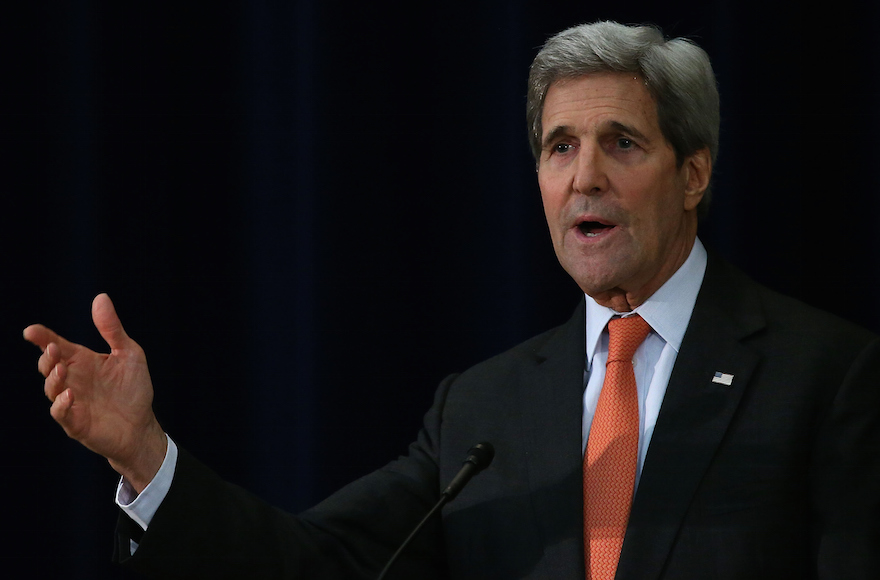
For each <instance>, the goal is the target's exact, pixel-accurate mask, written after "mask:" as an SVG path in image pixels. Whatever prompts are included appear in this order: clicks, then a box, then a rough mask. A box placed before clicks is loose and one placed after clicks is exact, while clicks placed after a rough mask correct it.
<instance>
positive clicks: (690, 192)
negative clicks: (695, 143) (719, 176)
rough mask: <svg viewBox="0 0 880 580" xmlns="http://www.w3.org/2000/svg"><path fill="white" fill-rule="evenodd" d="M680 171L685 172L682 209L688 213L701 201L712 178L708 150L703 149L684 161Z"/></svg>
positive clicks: (710, 158) (710, 156)
mask: <svg viewBox="0 0 880 580" xmlns="http://www.w3.org/2000/svg"><path fill="white" fill-rule="evenodd" d="M682 170H683V171H685V188H684V209H685V211H690V210H692V209H695V208H696V207H697V205H698V204H699V203H700V200H701V199H703V193H705V191H706V188H708V187H709V180H710V179H711V178H712V155H711V154H710V153H709V148H708V147H703V148H702V149H700V150H699V151H697V152H695V153H693V154H692V155H691V156H690V157H688V158H687V159H685V161H684V165H683V167H682Z"/></svg>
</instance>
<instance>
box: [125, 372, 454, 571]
mask: <svg viewBox="0 0 880 580" xmlns="http://www.w3.org/2000/svg"><path fill="white" fill-rule="evenodd" d="M453 379H454V377H450V378H448V379H447V380H446V381H444V382H443V383H442V384H441V386H440V388H439V389H438V391H437V395H436V398H435V403H434V405H433V406H432V408H431V410H430V411H429V412H428V413H427V415H426V416H425V423H424V427H423V429H422V430H421V432H420V433H419V436H418V439H417V441H416V442H415V443H413V444H412V445H411V446H410V449H409V451H408V454H407V455H406V456H404V457H401V458H400V459H398V460H397V461H394V462H392V463H390V464H388V465H387V466H385V467H384V468H382V469H380V470H378V471H376V472H374V473H372V474H370V475H368V476H366V477H364V478H361V479H360V480H358V481H355V482H354V483H352V484H350V485H348V486H346V487H345V488H343V489H342V490H340V491H339V492H337V493H336V494H334V495H333V496H331V497H330V498H329V499H327V500H325V501H324V502H322V503H320V504H318V505H317V506H315V507H314V508H312V509H310V510H308V511H306V512H304V513H303V514H300V515H299V516H294V515H292V514H288V513H285V512H283V511H281V510H279V509H277V508H274V507H272V506H269V505H267V504H266V503H264V502H263V501H261V500H260V499H259V498H257V497H256V496H254V495H252V494H250V493H248V492H246V491H245V490H243V489H241V488H239V487H237V486H235V485H233V484H231V483H228V482H226V481H224V480H222V479H221V478H220V477H219V476H218V475H217V474H216V473H214V472H213V471H211V470H210V469H209V468H207V467H206V466H205V465H203V464H202V463H200V462H199V461H198V460H196V459H195V458H194V457H193V456H192V455H191V454H189V453H188V452H187V451H186V450H185V449H181V450H180V456H179V459H178V465H177V470H176V473H175V477H174V481H173V483H172V485H171V488H170V490H169V493H168V495H167V496H166V498H165V500H164V502H163V503H162V505H161V506H160V507H159V509H158V511H157V512H156V515H155V516H154V518H153V521H152V522H151V523H150V526H149V528H148V529H147V531H146V532H144V533H143V535H142V536H141V535H140V534H139V528H138V527H137V525H136V524H134V523H133V522H131V521H130V520H129V519H128V518H127V516H125V515H124V514H120V518H119V524H118V526H117V538H116V542H117V547H116V554H115V557H116V559H117V560H118V561H119V562H120V563H122V564H123V565H124V566H125V567H127V568H129V569H132V570H136V571H138V572H140V573H142V574H144V575H146V576H148V577H154V578H163V579H164V578H212V579H222V578H236V579H241V578H248V577H254V578H261V579H262V578H299V577H302V578H327V579H334V578H339V579H342V578H345V579H349V578H375V577H376V576H377V575H378V572H379V570H381V568H382V566H384V564H385V562H386V561H387V560H388V558H389V557H390V556H391V554H392V553H393V552H394V550H396V549H397V547H398V546H399V545H400V543H401V542H402V541H403V539H404V538H405V537H406V536H407V535H408V533H409V532H410V531H411V530H412V529H413V528H414V527H415V526H416V524H417V523H418V522H419V521H420V520H421V518H422V517H423V516H424V515H425V514H426V513H427V512H428V511H429V510H430V508H431V507H432V506H433V505H434V503H436V501H437V499H438V498H439V490H438V487H439V485H438V483H437V482H438V475H437V472H438V468H437V457H436V453H437V441H436V437H437V430H438V428H439V420H440V417H441V415H442V409H443V406H444V402H445V397H446V392H447V389H448V385H449V384H450V383H451V382H452V381H453ZM391 515H393V516H394V517H389V516H391ZM440 529H441V528H440V523H439V520H435V521H434V522H433V525H432V526H429V527H428V528H426V529H424V530H423V531H422V533H421V534H420V536H419V538H418V540H417V542H416V543H414V544H413V545H411V546H410V547H409V549H408V550H407V552H406V557H405V558H403V559H402V560H401V561H399V562H398V563H397V565H396V566H395V568H394V570H393V571H394V574H393V575H390V576H389V578H394V577H400V578H415V577H418V578H426V579H430V578H440V577H443V576H444V566H445V564H444V562H445V559H444V558H443V554H442V540H441V539H440V534H441V531H440ZM131 539H134V540H135V541H137V542H138V549H137V550H136V551H135V553H134V555H131V556H129V555H128V554H129V549H128V547H129V543H130V540H131Z"/></svg>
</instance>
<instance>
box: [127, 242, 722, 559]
mask: <svg viewBox="0 0 880 580" xmlns="http://www.w3.org/2000/svg"><path fill="white" fill-rule="evenodd" d="M705 273H706V249H705V248H704V247H703V244H702V243H701V242H700V240H699V239H697V240H696V242H695V243H694V247H693V249H692V250H691V253H690V255H689V256H688V259H687V260H686V261H685V263H684V264H683V265H682V266H681V268H679V269H678V271H677V272H676V273H675V274H673V276H672V277H671V278H670V279H669V280H667V281H666V283H665V284H664V285H663V286H661V287H660V289H659V290H657V292H655V293H654V294H653V296H651V297H650V298H648V300H647V301H646V302H645V303H644V304H642V305H641V306H639V307H638V308H636V309H635V310H634V311H633V312H634V313H638V314H639V315H641V317H642V318H644V319H645V321H646V322H647V323H648V324H650V325H651V329H652V330H651V333H650V334H649V335H648V337H647V338H646V339H645V341H644V342H643V343H642V344H641V346H639V348H638V350H636V354H635V356H634V358H633V360H634V362H635V373H636V387H637V389H638V392H639V424H640V427H641V431H640V437H639V463H638V468H637V471H636V485H638V480H639V477H640V476H641V472H642V465H643V463H644V460H645V453H647V451H648V444H649V443H650V441H651V435H652V434H653V432H654V424H655V423H656V422H657V415H658V414H659V413H660V404H661V403H662V402H663V395H664V394H665V393H666V385H667V383H668V382H669V377H670V375H671V374H672V366H673V365H674V364H675V357H676V356H677V355H678V351H679V348H681V340H682V338H684V333H685V330H686V329H687V326H688V323H689V322H690V319H691V314H692V313H693V310H694V304H695V303H696V301H697V293H698V292H699V291H700V285H701V284H702V283H703V275H704V274H705ZM586 305H587V316H586V324H587V343H586V371H585V376H584V382H585V384H586V388H585V389H584V419H583V430H582V435H581V445H582V449H586V447H587V436H588V435H589V433H590V424H591V423H592V421H593V413H595V411H596V403H597V402H598V400H599V392H600V391H601V390H602V382H603V381H604V379H605V362H606V360H607V359H608V332H607V331H606V330H605V327H606V325H607V324H608V321H609V320H611V318H613V317H614V316H617V315H619V313H616V312H614V311H613V310H611V309H610V308H605V307H604V306H599V305H598V304H596V302H595V301H594V300H593V299H592V298H590V297H589V296H587V297H586ZM176 466H177V445H176V444H175V443H174V441H173V440H172V439H171V438H170V437H169V438H168V451H167V452H166V454H165V460H164V461H163V462H162V466H161V467H160V468H159V472H158V473H157V474H156V476H155V477H154V478H153V481H151V482H150V484H149V485H148V486H147V487H146V488H145V489H144V490H143V491H142V492H141V493H140V495H137V494H135V492H134V489H132V487H131V485H129V483H128V482H127V481H125V479H124V478H123V479H121V480H120V482H119V486H118V487H117V490H116V503H117V505H119V507H120V508H122V510H123V511H124V512H125V513H126V514H128V516H129V517H130V518H131V519H133V520H134V521H136V522H137V523H138V524H139V525H140V526H141V527H142V528H143V529H145V530H146V529H147V526H148V525H149V524H150V520H152V518H153V515H154V514H155V513H156V510H157V509H159V505H160V504H161V503H162V500H164V499H165V496H166V495H167V494H168V490H169V489H170V488H171V480H172V479H173V478H174V470H175V468H176ZM136 548H137V545H136V544H135V543H134V542H132V553H134V550H135V549H136Z"/></svg>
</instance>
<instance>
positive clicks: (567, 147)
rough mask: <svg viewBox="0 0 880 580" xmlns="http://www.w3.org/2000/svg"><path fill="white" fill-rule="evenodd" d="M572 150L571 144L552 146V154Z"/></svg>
mask: <svg viewBox="0 0 880 580" xmlns="http://www.w3.org/2000/svg"><path fill="white" fill-rule="evenodd" d="M572 149H573V146H572V144H571V143H557V144H556V145H554V146H553V153H568V152H569V151H571V150H572Z"/></svg>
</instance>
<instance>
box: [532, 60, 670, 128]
mask: <svg viewBox="0 0 880 580" xmlns="http://www.w3.org/2000/svg"><path fill="white" fill-rule="evenodd" d="M615 123H616V124H623V125H627V126H633V127H634V128H637V129H638V130H639V131H642V132H643V133H646V134H649V133H650V134H659V133H660V127H659V124H658V121H657V105H656V103H655V102H654V99H653V97H652V96H651V94H650V93H649V92H648V88H647V87H646V86H645V82H644V80H643V79H642V77H640V76H639V75H637V74H634V73H618V72H608V73H596V74H590V75H586V76H582V77H578V78H574V79H562V80H559V81H556V82H554V83H553V84H551V85H550V87H549V88H548V90H547V95H546V97H545V98H544V110H543V112H542V115H541V125H542V132H543V135H542V137H545V136H546V135H547V134H548V133H550V132H551V131H553V130H554V129H556V128H559V127H569V128H571V129H575V130H583V131H588V130H593V129H598V128H601V127H603V126H606V125H611V124H615Z"/></svg>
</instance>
